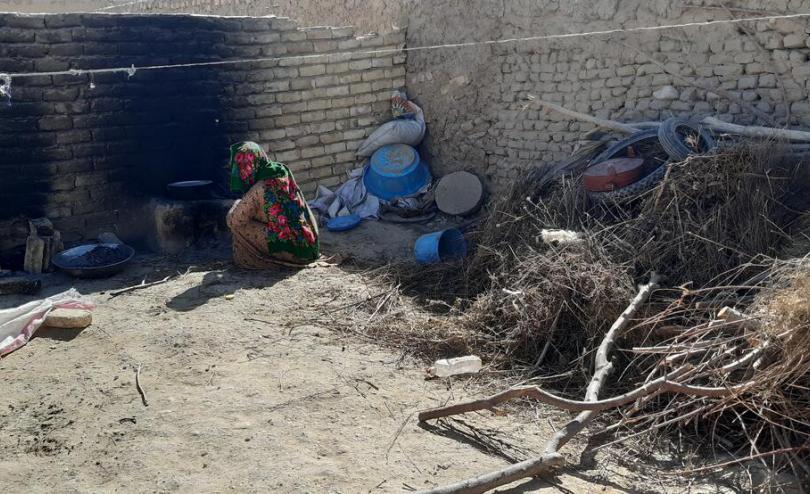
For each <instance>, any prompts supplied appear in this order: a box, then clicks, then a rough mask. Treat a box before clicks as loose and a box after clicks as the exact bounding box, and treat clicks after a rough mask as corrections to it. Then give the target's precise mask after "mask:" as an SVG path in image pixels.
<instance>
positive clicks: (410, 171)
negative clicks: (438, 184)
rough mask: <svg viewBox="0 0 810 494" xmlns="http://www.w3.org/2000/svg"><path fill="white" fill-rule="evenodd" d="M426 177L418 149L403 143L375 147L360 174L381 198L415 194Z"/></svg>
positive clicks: (367, 186) (421, 186)
mask: <svg viewBox="0 0 810 494" xmlns="http://www.w3.org/2000/svg"><path fill="white" fill-rule="evenodd" d="M430 180H431V177H430V170H428V167H427V165H426V164H425V163H424V162H423V161H422V160H421V159H420V158H419V152H418V151H416V149H414V148H413V147H411V146H408V145H407V144H390V145H388V146H383V147H381V148H380V149H378V150H377V151H375V152H374V154H373V155H372V156H371V161H370V163H369V166H368V167H367V168H366V171H365V174H364V175H363V183H364V184H365V186H366V188H367V189H368V191H369V192H371V193H372V194H373V195H375V196H377V197H379V198H380V199H383V200H385V201H392V200H394V199H396V198H398V197H406V196H410V195H412V194H415V193H417V192H419V191H420V190H421V189H422V188H423V187H425V186H426V185H427V184H429V183H430Z"/></svg>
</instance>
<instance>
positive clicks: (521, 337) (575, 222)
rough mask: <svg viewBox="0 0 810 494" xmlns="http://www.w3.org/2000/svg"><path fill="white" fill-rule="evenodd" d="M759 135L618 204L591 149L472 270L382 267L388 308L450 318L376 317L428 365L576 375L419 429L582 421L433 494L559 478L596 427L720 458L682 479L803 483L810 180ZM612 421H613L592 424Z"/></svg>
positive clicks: (456, 408)
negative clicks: (600, 190) (391, 288)
mask: <svg viewBox="0 0 810 494" xmlns="http://www.w3.org/2000/svg"><path fill="white" fill-rule="evenodd" d="M604 127H608V128H611V129H613V130H616V127H615V126H613V127H610V126H604ZM635 130H636V128H635V127H632V131H635ZM755 130H756V132H749V133H748V134H750V135H734V136H729V135H722V134H721V133H720V131H714V132H712V136H713V137H712V138H713V139H717V141H718V142H720V141H723V142H725V143H726V144H725V145H724V146H718V147H715V148H714V149H712V150H711V152H706V153H699V152H698V149H695V152H694V153H692V154H690V155H689V156H686V157H684V158H683V159H681V160H669V161H667V162H666V163H665V164H662V165H661V166H662V167H663V168H664V170H663V172H662V173H660V176H659V178H658V179H657V180H656V182H655V183H654V184H652V186H651V187H649V188H646V189H645V190H642V191H640V192H639V193H638V194H636V195H634V196H631V197H626V196H623V197H621V200H617V201H613V200H603V199H600V200H595V197H594V196H593V194H590V193H589V191H587V190H585V188H584V187H583V184H582V179H581V177H582V174H583V172H584V171H585V170H587V168H588V167H589V166H591V165H592V164H593V161H594V157H595V156H597V155H599V154H600V153H602V152H604V150H605V148H606V147H607V148H609V147H610V143H608V142H605V140H604V139H602V138H600V139H602V140H596V141H590V142H587V143H585V144H584V145H583V146H582V147H581V148H580V151H578V152H577V153H575V155H574V156H573V157H572V159H571V160H569V161H568V162H566V163H562V164H560V165H558V166H554V167H548V166H543V167H538V169H537V170H534V171H532V172H531V173H530V174H529V176H528V178H529V179H528V180H527V178H526V177H521V178H520V179H519V180H517V181H516V182H515V184H514V187H513V190H512V192H511V193H510V194H506V195H504V196H503V197H502V198H501V200H499V201H497V202H496V203H495V204H493V205H492V206H491V208H490V211H489V215H488V217H487V218H486V220H485V221H484V223H483V224H482V226H481V227H480V228H479V230H478V231H477V232H475V238H474V239H473V243H474V245H475V246H476V248H475V251H474V253H473V255H471V256H470V258H468V259H467V260H465V262H464V263H462V264H461V265H451V266H438V267H433V268H430V269H423V270H420V271H418V272H415V271H413V270H401V271H396V272H394V273H393V274H392V273H391V272H389V273H388V276H389V277H392V278H393V279H394V280H395V281H396V283H395V286H396V287H397V293H396V294H395V295H393V296H392V295H391V294H389V295H387V296H386V304H387V305H386V306H387V307H389V308H393V307H394V305H395V304H394V303H393V302H392V300H395V299H396V297H397V296H416V297H419V298H423V299H425V300H428V301H431V300H432V302H431V303H432V304H434V305H435V303H436V302H435V299H441V300H443V302H442V303H443V304H445V307H446V313H445V315H444V316H443V317H432V318H430V319H429V320H428V321H427V322H426V323H425V324H424V325H423V326H425V327H414V326H418V325H415V324H414V323H412V322H409V323H407V324H406V323H402V324H398V321H400V320H402V318H401V317H400V316H397V317H391V318H386V317H385V316H384V315H377V316H376V317H377V321H378V325H379V326H381V327H383V326H384V328H385V332H386V334H387V335H392V334H396V335H398V337H399V338H400V340H401V341H402V342H404V343H406V344H409V345H411V346H412V347H413V348H415V349H418V350H419V351H422V352H423V353H428V354H430V350H429V349H430V348H432V349H434V350H435V351H436V353H439V354H442V355H445V356H447V355H448V354H452V353H457V354H467V353H475V354H477V355H480V356H481V357H482V358H483V359H484V361H485V362H488V363H489V364H490V366H491V367H492V368H500V369H511V370H513V371H518V372H520V373H522V374H523V376H524V377H526V378H528V379H529V380H530V379H531V378H532V377H534V376H543V375H554V374H560V373H566V372H567V376H568V378H567V379H566V380H565V384H562V383H560V385H558V386H555V383H554V381H553V380H548V379H544V380H542V381H541V382H543V386H542V387H541V386H519V387H514V388H510V389H507V390H505V391H503V392H501V393H498V394H496V395H493V396H490V397H487V398H484V399H480V400H474V401H471V402H465V403H451V404H449V405H447V406H445V407H442V408H438V409H434V410H427V411H424V412H423V413H422V414H421V415H420V420H422V421H427V420H435V419H440V418H442V417H448V416H452V415H456V414H460V413H465V412H469V411H473V410H482V409H490V410H494V409H496V408H497V407H498V406H499V405H500V404H502V403H504V402H506V401H508V400H512V399H515V398H530V399H533V400H537V401H539V402H542V403H545V404H547V405H550V406H552V407H556V408H559V409H562V410H567V411H570V412H576V413H578V415H576V417H574V419H572V420H571V421H570V422H568V423H567V424H560V425H561V427H560V428H559V429H558V432H557V434H555V435H554V436H553V437H551V438H549V441H548V443H547V448H546V450H545V452H544V453H543V454H542V455H541V456H540V457H538V458H534V459H530V460H526V461H524V462H521V463H517V464H514V465H510V466H509V467H507V468H505V469H503V470H500V471H497V472H492V473H487V474H484V475H481V476H479V477H476V478H473V479H468V480H465V481H462V482H459V483H457V484H453V485H450V486H445V487H441V488H436V489H433V490H430V491H428V492H431V493H450V492H453V493H473V492H487V491H489V490H491V489H494V488H496V487H498V486H501V485H505V484H507V483H509V482H512V481H515V480H518V479H520V478H524V477H532V476H536V475H538V474H540V473H541V472H546V471H548V470H549V469H552V470H553V469H555V468H558V467H559V466H560V465H561V464H563V463H564V461H563V456H562V455H561V453H560V449H561V448H562V447H563V445H565V443H566V442H568V440H569V439H571V437H573V436H574V435H576V434H578V433H580V432H582V431H584V430H585V429H586V425H589V424H590V429H589V432H588V433H589V434H599V435H600V436H602V435H607V436H609V439H608V440H607V445H610V444H615V443H617V442H623V441H626V440H629V439H639V438H643V437H644V436H646V435H651V434H667V433H670V432H671V433H677V434H679V435H680V437H681V438H692V440H694V444H695V445H696V446H697V447H699V448H702V449H703V451H704V452H706V453H712V452H714V453H717V452H721V453H722V454H723V455H725V456H726V458H727V460H723V461H715V462H714V463H710V464H706V465H703V466H697V467H695V466H688V467H687V466H685V467H684V468H683V470H681V471H679V472H678V473H680V474H695V475H699V474H705V473H709V472H714V471H717V470H719V469H723V468H727V467H730V466H733V465H742V466H747V465H750V464H751V463H752V462H758V463H760V464H763V463H764V464H766V465H767V466H768V468H769V469H770V470H771V471H772V472H774V473H779V472H787V473H789V474H792V475H793V476H794V477H795V478H796V479H800V481H801V479H805V480H804V481H805V482H806V481H807V480H806V479H810V357H808V356H810V295H808V294H809V293H810V291H809V290H808V288H810V260H808V259H806V258H805V257H803V256H805V255H806V254H807V253H808V252H809V251H810V242H808V241H807V240H808V237H807V233H808V232H810V229H808V225H810V223H809V222H808V218H810V214H808V213H810V194H808V190H810V175H809V174H808V173H807V168H808V167H807V166H806V165H805V164H804V163H803V159H804V157H803V153H801V152H797V149H801V147H800V146H801V145H798V146H799V148H797V144H796V143H795V142H785V141H776V140H774V139H773V138H772V137H774V136H772V135H765V137H767V138H766V139H763V138H762V137H763V136H762V131H761V129H755ZM790 132H793V131H790ZM782 137H785V136H782ZM790 137H791V136H786V138H790ZM792 137H796V136H792ZM799 137H801V136H799ZM695 142H697V141H695ZM684 143H685V144H687V145H688V144H689V142H688V136H684ZM550 229H556V230H564V231H570V232H572V234H571V235H568V236H566V235H560V234H556V235H554V236H550V235H549V234H548V233H547V232H548V231H549V230H550ZM567 238H570V239H573V240H572V241H567V240H565V239H567ZM549 239H551V240H549ZM560 239H562V240H560ZM796 254H798V257H797V256H796ZM636 283H639V287H638V288H636V289H634V288H633V287H634V285H635V284H636ZM628 301H629V305H628ZM385 310H386V309H385V307H383V306H382V305H378V306H377V308H376V310H375V314H382V313H384V312H385ZM394 312H395V311H394ZM366 322H368V321H366ZM549 348H551V349H552V351H549ZM431 356H432V354H431ZM571 376H574V378H572V377H571ZM577 376H578V377H579V378H580V379H576V377H577ZM602 414H611V421H610V423H611V425H609V426H605V425H599V424H601V422H599V421H596V422H592V421H593V419H594V418H596V417H598V416H599V415H602ZM602 447H604V445H603V446H602ZM706 457H707V458H709V457H712V456H711V455H710V454H707V455H706Z"/></svg>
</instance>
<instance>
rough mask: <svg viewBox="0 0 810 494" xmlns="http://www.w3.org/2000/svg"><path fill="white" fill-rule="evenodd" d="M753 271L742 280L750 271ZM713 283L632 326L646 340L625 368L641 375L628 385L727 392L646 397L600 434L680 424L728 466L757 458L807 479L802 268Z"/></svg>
mask: <svg viewBox="0 0 810 494" xmlns="http://www.w3.org/2000/svg"><path fill="white" fill-rule="evenodd" d="M763 267H766V269H765V270H764V271H761V272H760V274H759V275H757V276H756V277H755V278H753V279H748V280H746V277H747V276H748V275H747V274H746V273H749V272H750V271H751V268H763ZM722 281H723V283H722V285H721V286H713V287H708V288H704V289H700V290H694V291H689V290H685V291H684V292H683V293H682V295H681V296H680V297H679V298H678V299H677V300H676V301H675V302H674V303H672V304H671V305H670V306H669V307H667V308H666V309H664V310H663V311H661V312H660V313H658V314H655V315H654V316H652V317H649V318H647V319H646V320H644V321H643V322H641V323H639V324H638V325H637V326H636V327H635V328H634V331H635V332H641V333H643V335H644V340H645V341H647V343H646V344H644V346H635V347H632V348H628V349H626V350H627V351H628V352H629V353H631V354H633V355H635V356H636V358H635V359H634V360H633V361H632V362H631V364H630V367H631V368H632V369H633V370H634V372H639V371H640V372H641V373H642V374H641V375H642V380H641V381H638V382H635V383H634V384H633V385H634V386H644V385H647V384H649V383H650V382H653V381H655V380H656V379H660V378H661V377H662V376H666V375H671V374H672V373H680V375H679V377H678V378H677V381H678V382H679V383H682V384H687V385H691V386H695V387H700V388H714V389H721V390H735V391H734V392H730V393H729V392H726V393H718V394H717V395H704V396H698V397H695V396H691V395H688V394H677V395H669V396H656V395H654V394H651V395H648V396H646V397H644V398H642V399H640V400H638V401H637V402H636V404H635V406H634V407H633V408H632V410H630V411H629V412H628V413H627V414H626V415H625V418H624V420H622V421H620V422H619V423H618V424H616V425H614V426H612V427H611V428H610V429H615V428H620V427H622V426H624V425H627V426H631V430H632V431H633V435H638V434H648V433H649V432H650V431H652V430H657V429H662V428H674V427H680V428H681V432H682V433H685V434H690V433H692V434H697V438H698V439H700V441H699V442H700V443H703V444H706V445H707V446H713V447H714V449H715V451H723V452H726V453H727V454H728V455H730V456H731V457H732V458H734V460H732V461H733V462H742V461H747V460H751V459H757V460H759V461H761V462H763V463H766V464H767V466H768V467H769V469H771V470H772V471H779V470H780V469H784V468H789V469H791V470H792V473H794V474H795V475H796V476H797V478H806V479H810V467H809V466H808V464H807V460H808V459H810V359H808V355H810V300H808V297H807V293H808V289H809V288H810V263H808V262H807V261H804V260H798V261H768V260H764V259H763V260H760V262H754V263H750V264H746V265H744V266H742V267H740V268H739V269H737V270H734V271H733V272H732V273H731V274H730V275H729V276H728V277H726V278H724V279H723V280H722ZM752 297H753V303H751V301H752ZM734 306H738V307H744V306H748V309H747V310H745V311H742V310H738V309H736V308H735V307H734ZM679 369H686V370H680V371H679ZM644 375H646V378H644V377H643V376H644ZM687 425H688V426H689V427H685V426H687ZM707 438H708V439H709V441H708V442H707V441H706V439H707ZM620 440H624V438H622V439H620ZM728 463H729V462H726V463H725V464H724V465H728ZM710 469H712V467H703V468H700V469H698V470H697V471H705V470H710Z"/></svg>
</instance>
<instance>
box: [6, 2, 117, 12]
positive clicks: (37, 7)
mask: <svg viewBox="0 0 810 494" xmlns="http://www.w3.org/2000/svg"><path fill="white" fill-rule="evenodd" d="M129 1H131V0H129ZM122 3H129V2H128V1H125V0H0V12H20V13H40V14H44V13H49V14H51V13H65V12H92V11H94V10H98V9H104V8H108V7H111V6H120V5H121V4H122ZM119 8H120V7H119Z"/></svg>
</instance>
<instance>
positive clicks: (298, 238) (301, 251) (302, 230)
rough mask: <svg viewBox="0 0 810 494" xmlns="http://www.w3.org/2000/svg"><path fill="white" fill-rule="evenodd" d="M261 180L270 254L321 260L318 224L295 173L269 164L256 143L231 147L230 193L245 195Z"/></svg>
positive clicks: (271, 162)
mask: <svg viewBox="0 0 810 494" xmlns="http://www.w3.org/2000/svg"><path fill="white" fill-rule="evenodd" d="M261 181H264V185H265V192H264V212H265V213H266V215H267V218H268V221H267V247H268V251H269V253H270V254H275V253H279V252H288V253H290V254H292V255H294V256H295V257H297V258H298V259H300V260H301V261H303V262H310V261H314V260H316V259H318V257H319V256H320V244H319V241H318V223H317V221H316V219H315V216H314V215H313V214H312V211H310V209H309V206H308V205H307V202H306V200H305V199H304V194H303V193H302V192H301V190H300V189H299V188H298V184H297V183H296V182H295V178H294V177H293V174H292V172H291V171H290V170H289V169H288V168H287V167H286V166H284V165H283V164H281V163H276V162H273V161H270V159H269V158H268V157H267V154H266V153H265V152H264V149H262V147H261V146H259V145H258V144H256V143H255V142H242V143H239V144H235V145H233V146H231V191H233V192H242V193H244V192H247V191H248V190H249V189H250V188H251V187H253V186H254V185H255V184H256V183H257V182H261Z"/></svg>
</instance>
